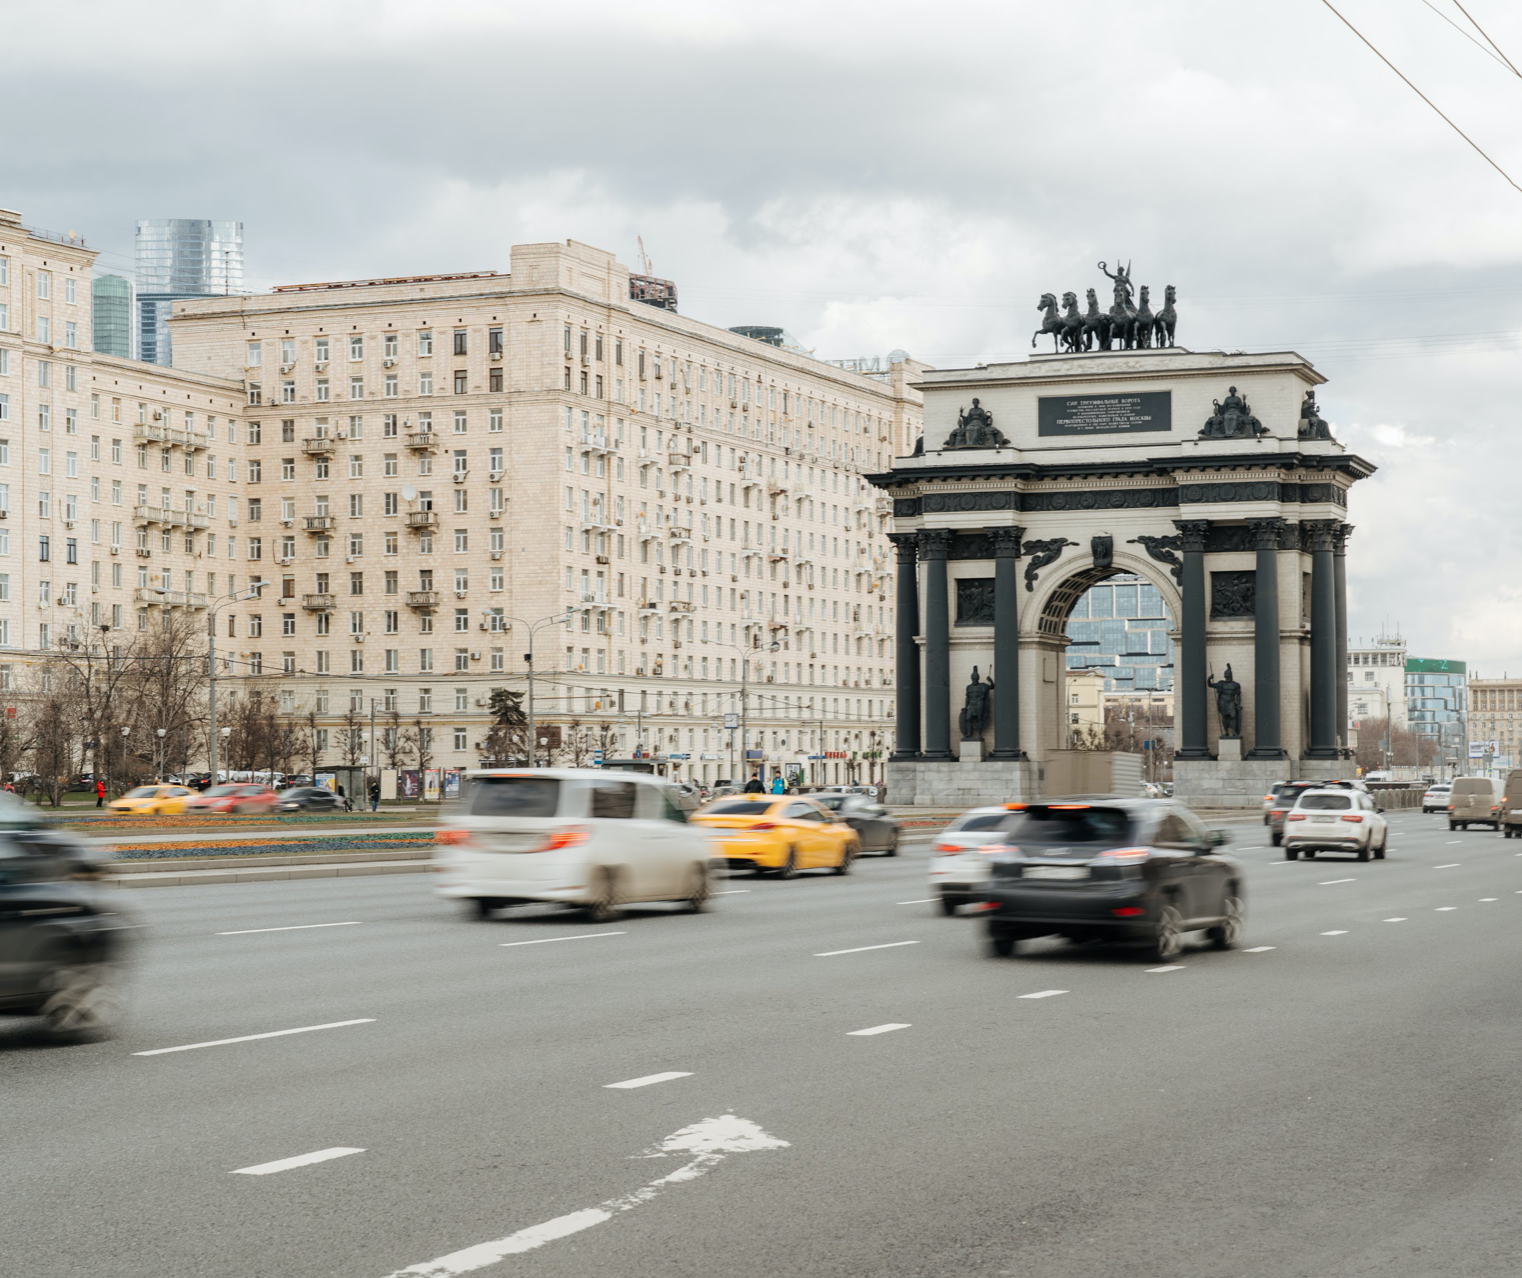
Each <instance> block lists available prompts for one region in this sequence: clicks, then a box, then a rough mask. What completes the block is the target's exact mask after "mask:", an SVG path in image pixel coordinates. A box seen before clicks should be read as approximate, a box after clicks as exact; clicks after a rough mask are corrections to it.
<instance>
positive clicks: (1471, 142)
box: [1321, 0, 1522, 194]
mask: <svg viewBox="0 0 1522 1278" xmlns="http://www.w3.org/2000/svg"><path fill="white" fill-rule="evenodd" d="M1454 2H1455V3H1457V0H1454ZM1321 3H1322V4H1324V5H1326V7H1327V8H1328V9H1331V11H1332V12H1333V13H1335V14H1337V19H1338V21H1340V22H1341V23H1342V25H1343V26H1345V27H1347V29H1348V30H1349V31H1351V32H1352V33H1353V34H1354V35H1356V36H1357V37H1358V38H1359V39H1360V40H1362V41H1363V42H1364V44H1366V45H1368V47H1369V50H1370V52H1372V53H1373V54H1374V56H1375V57H1376V58H1378V59H1379V60H1380V61H1381V62H1383V63H1384V64H1385V65H1386V66H1387V67H1389V68H1390V70H1392V71H1394V72H1395V74H1396V75H1398V76H1400V78H1401V79H1402V80H1405V82H1406V86H1407V87H1408V88H1409V89H1410V90H1411V92H1412V93H1414V94H1416V96H1417V97H1419V98H1420V99H1421V100H1422V101H1423V102H1425V103H1426V104H1427V105H1428V106H1430V107H1431V108H1432V109H1433V110H1434V111H1437V113H1438V114H1439V115H1441V116H1443V120H1444V121H1445V122H1446V123H1447V125H1448V127H1449V128H1451V129H1452V130H1453V131H1454V132H1455V133H1457V134H1458V135H1459V136H1460V137H1461V138H1463V139H1464V141H1466V142H1467V143H1469V145H1470V146H1472V147H1473V148H1474V149H1475V151H1476V152H1477V153H1478V154H1479V156H1480V158H1481V159H1482V160H1484V161H1485V163H1486V164H1488V165H1490V167H1491V168H1493V169H1494V170H1495V171H1496V172H1497V173H1499V174H1500V175H1501V176H1502V177H1503V178H1505V179H1506V181H1507V184H1508V185H1509V186H1510V187H1511V188H1512V190H1514V191H1516V192H1518V193H1519V194H1522V186H1518V185H1517V184H1516V183H1515V182H1513V181H1512V179H1511V174H1509V173H1508V172H1507V171H1506V170H1505V169H1503V168H1502V167H1501V166H1500V165H1499V164H1497V163H1496V162H1495V161H1494V160H1492V159H1491V158H1490V156H1488V155H1486V154H1485V152H1484V151H1482V150H1481V149H1480V145H1479V143H1478V142H1476V141H1475V140H1474V139H1473V138H1472V137H1470V136H1469V134H1467V133H1465V132H1464V130H1463V129H1461V128H1459V126H1458V125H1456V124H1455V123H1454V122H1453V121H1452V120H1450V119H1448V117H1447V116H1446V115H1443V113H1442V111H1441V110H1439V108H1438V105H1437V103H1435V102H1434V101H1433V100H1432V99H1431V98H1429V97H1428V96H1427V95H1426V94H1425V93H1423V92H1422V91H1421V90H1420V89H1418V88H1417V87H1416V85H1414V84H1412V83H1411V81H1410V80H1407V79H1406V77H1405V75H1403V74H1402V73H1401V71H1400V69H1399V68H1398V67H1397V66H1396V65H1395V63H1393V62H1391V61H1390V59H1389V58H1387V57H1385V55H1384V54H1382V53H1381V52H1380V51H1379V50H1378V49H1376V48H1375V47H1374V46H1373V45H1372V44H1370V43H1369V40H1368V38H1367V37H1366V36H1365V35H1364V33H1363V32H1362V31H1360V30H1359V29H1358V28H1357V27H1355V26H1354V25H1353V24H1352V23H1351V22H1349V21H1348V20H1347V19H1346V18H1344V17H1343V16H1342V14H1340V13H1337V9H1336V7H1335V6H1334V5H1333V4H1332V0H1321ZM1460 7H1461V8H1462V6H1460ZM1464 16H1465V17H1466V18H1468V17H1469V15H1468V14H1467V13H1466V14H1465V15H1464ZM1469 20H1470V21H1471V22H1473V21H1474V19H1473V18H1470V19H1469ZM1489 38H1490V37H1488V36H1487V37H1486V39H1489ZM1507 65H1508V66H1510V65H1511V64H1510V63H1507ZM1512 69H1513V70H1516V68H1515V67H1513V68H1512Z"/></svg>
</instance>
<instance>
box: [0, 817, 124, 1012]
mask: <svg viewBox="0 0 1522 1278" xmlns="http://www.w3.org/2000/svg"><path fill="white" fill-rule="evenodd" d="M19 807H20V805H19V804H16V803H14V802H6V803H5V804H4V810H3V814H0V822H3V824H4V826H5V828H3V829H0V956H3V959H0V1015H4V1016H35V1017H40V1018H41V1021H42V1026H43V1030H44V1032H45V1033H46V1034H47V1035H49V1036H50V1037H53V1038H57V1039H75V1038H84V1037H94V1036H98V1035H100V1034H102V1033H105V1032H107V1031H109V1030H110V1029H111V1027H112V1025H113V1024H114V1023H115V1022H116V1020H117V1018H118V1015H119V1012H120V980H121V973H122V968H123V964H124V961H125V959H126V957H127V954H128V949H129V947H128V937H129V935H130V932H131V928H132V923H131V920H130V919H129V918H128V917H127V916H126V915H125V914H123V913H121V912H120V911H119V910H117V909H116V908H115V905H116V899H117V894H116V893H114V892H113V893H105V892H101V891H100V890H99V889H97V888H95V887H92V886H91V883H90V880H91V879H94V878H96V877H97V876H98V874H99V871H100V865H99V862H98V861H97V860H96V859H95V858H94V856H93V855H92V854H91V853H90V852H89V851H88V850H87V849H85V848H84V847H83V846H81V845H80V844H78V843H75V842H74V841H73V840H72V839H70V838H68V837H67V836H66V835H63V834H61V833H57V832H54V831H51V830H44V829H42V828H41V827H39V826H37V825H35V824H33V823H32V822H31V821H30V820H29V819H28V817H27V816H26V815H25V813H24V812H23V811H18V810H17V809H19Z"/></svg>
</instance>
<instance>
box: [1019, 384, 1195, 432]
mask: <svg viewBox="0 0 1522 1278" xmlns="http://www.w3.org/2000/svg"><path fill="white" fill-rule="evenodd" d="M1036 425H1037V432H1036V433H1037V434H1039V435H1131V434H1138V433H1141V432H1143V431H1158V430H1172V429H1173V393H1172V392H1171V391H1138V392H1137V393H1135V394H1133V395H1043V396H1042V397H1041V399H1040V401H1039V404H1038V408H1037V414H1036Z"/></svg>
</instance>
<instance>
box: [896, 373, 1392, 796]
mask: <svg viewBox="0 0 1522 1278" xmlns="http://www.w3.org/2000/svg"><path fill="white" fill-rule="evenodd" d="M1323 380H1324V379H1323V378H1322V377H1321V376H1320V375H1319V374H1318V373H1317V372H1316V371H1315V369H1314V368H1312V366H1311V365H1310V364H1309V363H1308V362H1307V361H1306V360H1304V359H1303V358H1301V357H1300V356H1298V355H1294V354H1289V353H1285V354H1280V353H1265V354H1239V355H1226V354H1222V353H1210V354H1194V353H1192V352H1189V351H1185V350H1182V349H1181V348H1177V347H1175V348H1169V349H1164V350H1152V351H1125V352H1108V353H1094V354H1086V355H1068V356H1047V357H1037V358H1032V359H1030V360H1029V361H1026V362H1023V363H1018V364H1009V365H994V366H990V367H986V368H977V369H970V370H937V371H932V372H929V373H927V374H926V375H925V381H924V383H923V385H922V390H923V391H924V395H925V423H926V425H925V435H926V446H925V450H924V452H923V454H922V455H920V456H911V457H903V458H899V459H897V460H896V462H895V464H894V467H893V469H891V470H889V471H886V472H884V473H882V474H879V475H874V476H871V477H870V478H871V480H872V482H873V483H874V484H876V485H877V486H878V487H879V488H882V489H884V490H885V491H887V492H890V493H891V494H892V495H893V498H894V515H893V518H894V530H893V533H892V534H891V535H892V538H893V540H894V542H895V543H896V544H897V548H898V573H899V576H898V580H897V583H896V593H895V601H896V607H895V620H896V625H897V652H898V659H899V674H898V688H899V692H898V700H897V711H898V713H897V725H896V726H897V734H896V745H895V750H894V753H893V756H892V761H891V762H890V764H889V766H888V784H889V795H890V798H891V800H892V801H893V802H895V803H898V802H905V803H911V802H912V803H916V804H927V805H928V804H934V805H936V806H958V805H962V804H967V805H971V804H974V803H990V802H1007V801H1016V800H1024V799H1032V798H1040V797H1046V796H1048V795H1052V794H1065V793H1073V792H1074V791H1073V790H1072V789H1071V788H1069V787H1071V786H1072V785H1074V784H1077V782H1075V781H1074V780H1073V778H1074V777H1076V776H1079V775H1080V774H1081V775H1082V777H1083V779H1084V783H1085V784H1089V783H1092V782H1094V781H1095V780H1096V778H1102V779H1104V780H1106V781H1107V782H1108V784H1107V785H1105V786H1102V787H1100V790H1099V791H1091V790H1085V791H1082V792H1106V791H1107V792H1113V793H1119V794H1134V793H1136V791H1137V786H1136V782H1137V781H1139V779H1140V771H1139V767H1138V768H1137V769H1136V771H1135V774H1134V777H1135V780H1133V779H1132V777H1133V773H1132V771H1131V765H1130V764H1128V763H1126V762H1125V761H1124V760H1125V758H1126V756H1120V755H1112V754H1106V755H1105V759H1106V762H1105V763H1104V764H1103V765H1101V764H1100V763H1099V762H1098V761H1092V762H1091V763H1086V764H1084V765H1082V766H1079V765H1075V764H1072V763H1069V762H1067V760H1068V759H1069V757H1070V756H1072V755H1074V754H1081V753H1084V752H1082V751H1078V752H1074V751H1071V750H1069V749H1068V746H1069V741H1068V716H1067V713H1066V706H1065V702H1064V692H1063V689H1064V678H1065V670H1066V665H1067V658H1066V649H1067V646H1068V643H1069V640H1068V638H1067V621H1068V616H1069V614H1070V613H1071V611H1072V609H1073V606H1074V604H1075V603H1076V602H1077V600H1078V599H1079V598H1081V597H1082V596H1083V594H1084V592H1086V591H1087V590H1088V589H1089V588H1090V587H1091V586H1093V585H1096V584H1098V583H1099V582H1101V581H1105V580H1107V579H1109V578H1110V577H1113V576H1115V575H1117V574H1121V573H1126V574H1132V575H1134V576H1136V577H1137V578H1139V579H1141V580H1143V581H1146V582H1148V583H1150V584H1151V585H1152V586H1154V587H1156V589H1157V591H1158V593H1159V595H1160V596H1161V598H1162V600H1163V602H1164V604H1165V606H1166V607H1167V609H1168V613H1169V616H1170V618H1171V621H1172V626H1171V633H1172V637H1173V647H1174V670H1173V676H1174V677H1173V690H1174V694H1175V711H1176V712H1175V722H1174V725H1173V729H1172V738H1173V745H1174V749H1175V757H1176V763H1175V777H1174V780H1175V792H1176V793H1177V794H1179V795H1180V796H1181V797H1184V798H1186V799H1188V800H1190V801H1192V802H1195V803H1197V804H1200V805H1202V806H1212V807H1215V806H1223V807H1251V806H1255V805H1257V804H1259V803H1260V802H1261V800H1262V795H1263V794H1264V793H1265V787H1266V786H1267V785H1268V784H1271V783H1272V782H1275V781H1279V780H1285V779H1291V778H1295V777H1299V776H1315V777H1322V776H1335V775H1338V774H1339V773H1340V772H1341V771H1343V770H1345V769H1346V768H1347V767H1348V766H1350V765H1349V764H1348V763H1347V762H1346V760H1347V750H1346V747H1345V742H1344V736H1345V733H1346V723H1347V715H1346V703H1345V698H1346V672H1345V667H1346V638H1345V636H1346V633H1347V606H1346V573H1345V555H1346V550H1347V544H1348V536H1349V533H1350V532H1351V528H1350V527H1349V526H1348V524H1347V523H1346V522H1345V517H1346V513H1347V499H1348V490H1349V489H1350V488H1351V486H1352V485H1353V483H1355V482H1356V481H1357V480H1359V479H1361V478H1363V477H1365V476H1367V475H1369V474H1371V473H1373V467H1372V466H1370V465H1369V464H1368V463H1367V462H1365V461H1364V460H1363V459H1361V458H1359V457H1356V456H1354V455H1352V454H1349V453H1348V452H1347V451H1346V450H1345V449H1344V448H1343V447H1342V445H1340V444H1339V443H1337V442H1336V441H1335V440H1331V439H1319V440H1318V439H1300V438H1298V426H1299V410H1300V406H1301V403H1302V401H1303V399H1304V395H1305V391H1306V390H1307V389H1308V388H1310V387H1313V386H1315V385H1317V384H1319V383H1320V382H1322V381H1323ZM1228 385H1231V386H1235V387H1237V388H1238V389H1239V390H1240V392H1241V394H1242V396H1243V397H1244V398H1245V399H1246V400H1248V401H1249V402H1250V404H1251V405H1252V411H1253V413H1254V414H1255V415H1256V416H1257V418H1258V419H1259V420H1260V421H1261V422H1262V423H1263V426H1264V427H1265V428H1266V433H1263V434H1261V435H1255V436H1253V437H1252V438H1242V439H1221V438H1216V437H1201V435H1200V430H1201V427H1202V425H1203V424H1204V423H1205V421H1206V420H1207V419H1208V418H1210V417H1211V416H1212V405H1213V403H1214V401H1215V400H1216V399H1218V398H1219V397H1220V396H1221V395H1223V394H1224V393H1225V392H1226V388H1227V386H1228ZM973 396H977V397H978V399H979V400H980V402H981V404H982V406H983V408H985V409H986V410H988V411H989V412H990V413H992V415H993V418H994V421H995V422H996V423H997V426H998V428H999V430H1000V431H1001V432H1002V435H1003V436H1004V437H1005V438H1006V441H1007V442H1006V443H1004V444H1003V445H1001V446H999V447H995V448H984V447H979V448H960V447H942V446H941V441H942V440H945V439H947V438H948V436H950V437H951V438H953V439H955V438H957V436H952V435H951V432H952V430H953V429H954V428H955V426H956V423H957V420H958V414H959V411H960V410H961V409H963V408H965V406H966V405H967V404H969V403H970V402H971V399H972V398H973ZM1228 664H1230V665H1231V667H1232V671H1233V677H1234V678H1235V679H1236V681H1237V682H1238V683H1239V684H1240V685H1241V687H1242V715H1241V718H1242V724H1241V736H1240V741H1239V742H1236V743H1233V744H1232V745H1231V746H1228V748H1227V749H1226V750H1225V751H1223V750H1222V749H1221V748H1220V738H1219V719H1218V715H1217V712H1216V706H1215V696H1214V694H1213V693H1212V691H1211V689H1210V688H1209V686H1208V685H1207V679H1208V678H1209V677H1210V676H1211V675H1212V674H1213V675H1214V677H1215V678H1217V679H1219V678H1221V677H1222V675H1223V673H1224V671H1225V668H1226V666H1227V665H1228ZM975 666H976V667H977V668H978V670H979V671H980V674H981V675H983V676H987V677H991V679H992V681H993V685H994V688H993V692H992V693H991V698H992V705H991V713H990V714H989V716H988V719H989V723H988V726H987V728H986V729H985V732H984V734H983V738H982V741H981V749H979V750H973V749H966V750H963V749H960V748H959V742H958V738H959V736H960V733H959V732H958V729H957V719H958V712H959V711H960V710H961V708H962V705H963V698H964V695H965V693H964V690H965V688H966V686H967V685H968V683H969V680H970V678H971V673H972V670H973V667H975ZM1234 754H1235V755H1236V756H1237V757H1223V756H1231V755H1234ZM1130 757H1133V758H1134V756H1130ZM910 796H913V797H912V798H911V797H910Z"/></svg>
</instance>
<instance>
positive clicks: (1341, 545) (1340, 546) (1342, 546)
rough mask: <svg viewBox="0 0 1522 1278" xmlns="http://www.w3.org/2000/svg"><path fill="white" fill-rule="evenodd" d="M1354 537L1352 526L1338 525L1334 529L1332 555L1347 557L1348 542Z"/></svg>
mask: <svg viewBox="0 0 1522 1278" xmlns="http://www.w3.org/2000/svg"><path fill="white" fill-rule="evenodd" d="M1352 536H1353V525H1352V524H1338V525H1337V526H1336V527H1335V528H1333V529H1332V553H1333V554H1335V555H1345V554H1347V553H1348V541H1349V539H1350V538H1351V537H1352Z"/></svg>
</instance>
